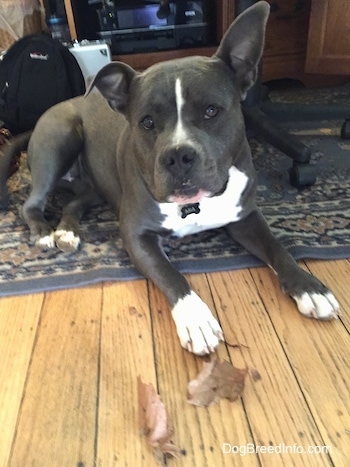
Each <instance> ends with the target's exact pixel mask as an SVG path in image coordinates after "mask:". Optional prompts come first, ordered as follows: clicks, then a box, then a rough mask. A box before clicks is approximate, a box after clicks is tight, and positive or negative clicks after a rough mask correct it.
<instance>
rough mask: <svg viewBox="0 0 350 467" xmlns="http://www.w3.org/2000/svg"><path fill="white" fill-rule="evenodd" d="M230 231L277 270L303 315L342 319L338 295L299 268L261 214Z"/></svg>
mask: <svg viewBox="0 0 350 467" xmlns="http://www.w3.org/2000/svg"><path fill="white" fill-rule="evenodd" d="M227 230H228V232H229V233H230V235H231V236H232V238H233V239H234V240H236V241H237V242H238V243H240V244H241V245H242V246H244V247H245V248H246V249H247V250H248V251H249V252H251V253H252V254H253V255H254V256H256V257H258V258H259V259H261V260H262V261H263V262H264V263H266V264H267V265H268V266H270V267H271V268H272V269H273V270H274V271H275V273H276V274H277V276H278V278H279V281H280V284H281V287H282V290H283V291H284V292H286V293H288V294H289V295H290V296H291V297H292V298H293V299H294V300H295V301H296V303H297V306H298V309H299V311H300V313H302V314H303V315H305V316H307V317H310V318H318V319H325V320H326V319H333V318H336V317H337V316H338V312H339V304H338V302H337V300H336V299H335V297H334V295H333V294H332V293H331V292H330V290H329V289H328V288H327V287H326V286H325V285H324V284H322V282H320V281H319V280H318V279H316V277H314V276H312V275H311V274H309V273H307V272H305V271H304V270H303V269H301V268H300V267H299V266H298V264H297V263H296V261H295V260H294V259H293V258H292V256H291V255H290V254H289V253H288V252H287V250H286V249H285V248H284V247H283V246H282V245H281V243H280V242H279V241H278V240H276V238H275V237H274V236H273V235H272V232H271V231H270V228H269V226H268V224H267V222H266V221H265V219H264V217H263V216H262V214H261V213H260V212H259V211H253V212H252V213H251V214H250V215H249V216H247V217H246V218H244V219H242V220H241V221H239V222H235V223H232V224H229V225H228V226H227Z"/></svg>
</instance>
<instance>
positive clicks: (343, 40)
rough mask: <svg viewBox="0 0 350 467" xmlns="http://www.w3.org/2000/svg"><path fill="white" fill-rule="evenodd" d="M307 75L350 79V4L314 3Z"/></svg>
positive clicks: (334, 1) (317, 0) (338, 1)
mask: <svg viewBox="0 0 350 467" xmlns="http://www.w3.org/2000/svg"><path fill="white" fill-rule="evenodd" d="M306 71H307V72H308V73H322V74H337V75H340V74H343V75H350V2H349V0H332V1H331V2H330V1H329V0H313V2H312V7H311V14H310V26H309V40H308V46H307V56H306Z"/></svg>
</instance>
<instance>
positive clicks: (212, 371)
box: [187, 360, 247, 407]
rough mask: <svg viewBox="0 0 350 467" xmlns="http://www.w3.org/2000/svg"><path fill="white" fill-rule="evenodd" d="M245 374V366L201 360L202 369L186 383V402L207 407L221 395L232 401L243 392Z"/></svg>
mask: <svg viewBox="0 0 350 467" xmlns="http://www.w3.org/2000/svg"><path fill="white" fill-rule="evenodd" d="M246 374H247V369H246V368H244V369H240V368H235V367H234V366H233V365H232V364H231V363H229V362H226V361H223V362H219V361H218V360H213V361H211V362H209V363H207V362H203V369H202V371H201V372H200V373H199V374H198V376H197V378H196V379H194V380H192V381H190V382H189V383H188V386H187V390H188V402H189V403H190V404H193V405H197V406H199V407H208V406H210V405H212V404H215V403H216V402H218V400H219V399H220V398H221V397H224V398H227V399H229V400H230V401H234V400H236V399H237V398H238V397H239V396H240V395H241V394H242V392H243V389H244V380H245V377H246Z"/></svg>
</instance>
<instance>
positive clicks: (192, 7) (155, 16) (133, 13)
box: [96, 0, 214, 54]
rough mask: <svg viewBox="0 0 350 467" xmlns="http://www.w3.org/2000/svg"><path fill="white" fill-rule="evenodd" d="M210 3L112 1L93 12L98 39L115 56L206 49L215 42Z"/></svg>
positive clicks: (200, 0) (205, 0) (179, 0)
mask: <svg viewBox="0 0 350 467" xmlns="http://www.w3.org/2000/svg"><path fill="white" fill-rule="evenodd" d="M209 2H210V0H196V1H187V0H174V1H167V0H161V1H148V0H146V1H133V2H130V1H129V2H123V1H117V0H115V1H114V2H112V5H107V4H106V3H104V5H103V7H102V8H100V9H97V10H96V12H97V15H98V23H99V29H100V30H99V31H98V32H97V36H98V37H99V38H101V39H104V40H106V41H108V42H109V44H110V46H111V50H112V53H114V54H120V53H137V52H147V51H158V50H166V49H176V48H184V47H197V46H204V45H208V44H209V43H212V42H213V40H214V38H213V34H212V29H213V28H212V26H213V11H212V9H210V8H209ZM211 3H213V2H211ZM209 10H210V11H209ZM209 18H210V21H209Z"/></svg>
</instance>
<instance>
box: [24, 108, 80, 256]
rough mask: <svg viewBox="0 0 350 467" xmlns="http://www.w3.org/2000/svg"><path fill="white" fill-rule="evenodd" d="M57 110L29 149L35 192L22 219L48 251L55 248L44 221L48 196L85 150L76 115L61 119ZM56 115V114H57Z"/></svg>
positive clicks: (39, 126)
mask: <svg viewBox="0 0 350 467" xmlns="http://www.w3.org/2000/svg"><path fill="white" fill-rule="evenodd" d="M57 109H59V107H58V106H57V107H54V108H53V110H50V112H51V113H48V114H47V115H46V117H44V118H43V119H40V120H39V122H38V123H37V126H36V127H35V130H34V132H33V134H32V137H31V140H30V142H29V146H28V165H29V168H30V172H31V176H32V189H31V192H30V195H29V198H28V199H27V201H26V202H25V203H24V205H23V208H22V217H23V219H24V220H25V221H26V223H27V224H28V226H29V229H30V235H31V239H32V241H34V242H35V243H36V244H38V245H41V246H43V247H46V248H53V247H54V246H55V238H54V232H53V229H52V227H51V226H50V225H49V223H48V222H47V221H46V219H45V217H44V209H45V203H46V199H47V197H48V195H49V194H50V193H51V192H52V191H53V190H54V189H55V187H56V185H57V183H58V181H59V180H60V179H61V177H63V176H64V175H65V174H66V173H67V171H68V170H69V169H70V168H71V167H72V165H73V164H74V162H75V160H76V159H77V158H78V155H79V153H80V152H81V151H82V148H83V138H82V134H83V132H82V129H81V126H80V124H79V121H77V119H75V120H74V118H73V117H74V115H73V117H71V118H68V117H67V118H66V120H64V119H60V118H57V115H56V113H57ZM55 112H56V113H55Z"/></svg>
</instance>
